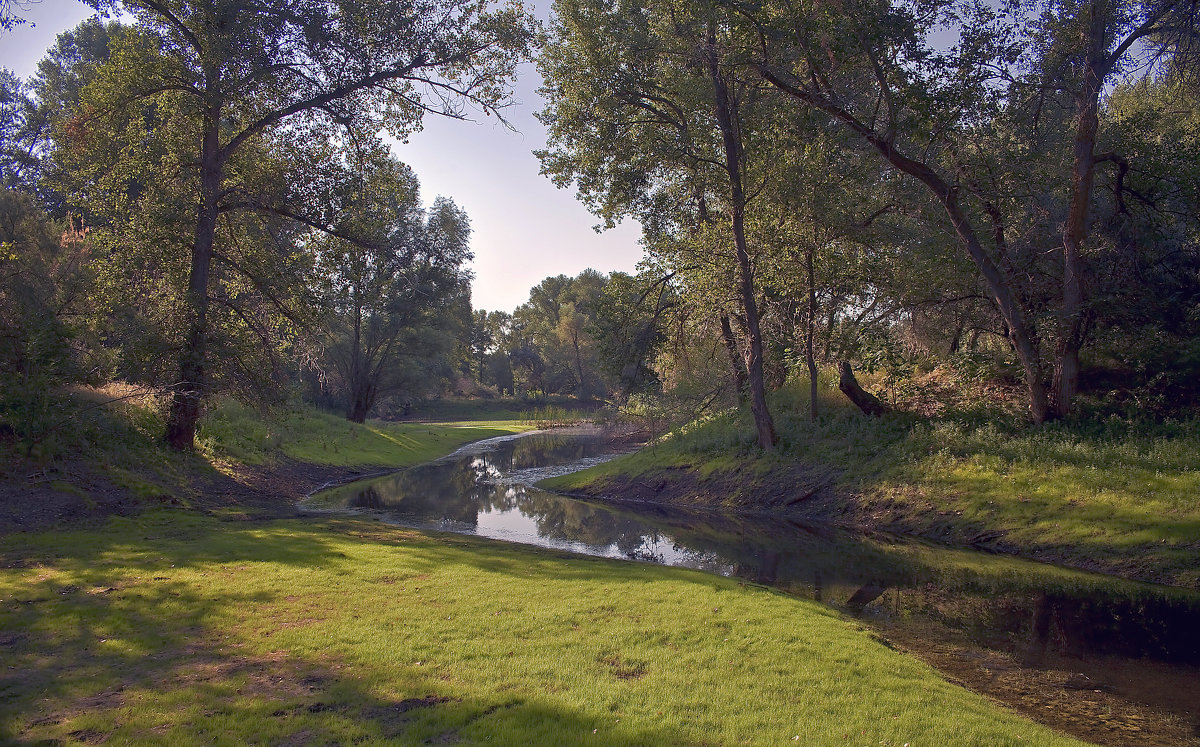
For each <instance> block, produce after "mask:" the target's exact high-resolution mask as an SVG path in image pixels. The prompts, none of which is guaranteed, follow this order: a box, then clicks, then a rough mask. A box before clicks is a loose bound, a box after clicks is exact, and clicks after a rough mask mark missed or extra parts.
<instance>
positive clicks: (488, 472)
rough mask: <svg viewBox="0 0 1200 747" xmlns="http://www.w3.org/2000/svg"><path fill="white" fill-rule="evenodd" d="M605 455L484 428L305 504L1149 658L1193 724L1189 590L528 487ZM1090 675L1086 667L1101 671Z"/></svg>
mask: <svg viewBox="0 0 1200 747" xmlns="http://www.w3.org/2000/svg"><path fill="white" fill-rule="evenodd" d="M615 453H616V452H615V451H614V447H613V446H612V445H610V444H609V443H608V442H607V441H605V439H604V438H602V437H601V436H600V435H599V434H597V433H593V432H588V431H583V430H571V431H561V430H560V431H553V432H549V433H538V434H533V435H526V436H521V437H504V438H499V439H491V440H489V441H483V442H479V443H476V444H472V445H471V446H468V447H466V448H464V449H461V450H460V451H458V452H456V453H455V454H453V455H451V456H449V457H447V458H445V459H442V460H439V461H437V462H433V463H431V464H427V465H424V466H420V467H416V468H413V469H410V470H407V471H404V472H399V473H395V474H393V475H388V476H385V477H380V478H376V479H371V480H364V481H360V482H356V483H351V484H348V485H344V486H341V487H338V488H334V489H331V490H327V491H324V492H322V493H319V494H317V495H316V496H313V498H311V499H310V500H309V503H308V507H309V508H330V509H339V510H346V509H350V510H355V511H367V512H372V513H377V514H378V515H379V516H380V517H381V518H384V519H386V520H389V521H393V522H397V523H400V524H404V525H406V526H412V527H416V528H423V529H437V530H443V531H451V532H460V533H465V534H474V535H478V536H481V537H489V538H492V539H498V540H504V541H510V542H521V543H527V544H533V545H538V546H541V547H549V548H555V549H561V550H570V551H573V552H579V553H585V554H588V555H599V556H604V557H612V558H627V559H631V560H638V561H648V562H654V563H662V564H666V565H673V566H683V567H687V568H694V569H700V570H704V571H709V572H712V573H718V574H721V575H725V576H734V577H738V578H743V579H746V580H748V581H751V582H754V583H760V584H765V585H769V586H773V587H777V588H780V589H783V590H786V591H788V592H789V593H793V594H796V595H799V596H804V597H808V598H811V599H815V600H817V601H820V602H822V603H825V604H828V605H831V606H834V607H837V608H839V609H841V610H843V611H846V612H849V613H850V614H853V615H856V616H859V617H861V618H864V619H866V620H868V621H871V622H879V623H882V624H886V625H910V626H911V625H912V624H916V623H917V622H920V624H923V625H925V624H936V625H937V626H938V628H939V629H940V630H946V631H952V632H953V634H954V635H955V636H956V637H958V638H962V639H967V640H969V641H970V642H971V643H972V644H973V645H975V646H978V647H980V648H981V649H982V650H991V651H998V652H1004V653H1005V654H1007V655H1010V656H1012V657H1013V658H1014V659H1016V660H1017V661H1019V662H1021V663H1022V664H1024V665H1026V666H1033V667H1037V666H1041V664H1042V663H1043V662H1055V666H1063V665H1062V660H1063V659H1064V658H1065V659H1067V660H1068V664H1071V666H1074V667H1075V669H1074V670H1072V671H1078V670H1080V669H1082V668H1083V665H1082V664H1081V663H1080V662H1087V661H1096V660H1103V661H1106V662H1112V661H1116V660H1124V662H1125V664H1128V662H1129V661H1130V660H1132V661H1135V662H1145V661H1152V662H1155V665H1156V666H1160V665H1161V666H1166V667H1167V668H1168V669H1169V670H1170V672H1169V676H1170V678H1171V680H1172V683H1173V684H1172V686H1171V687H1170V688H1169V690H1170V691H1171V692H1170V693H1169V694H1168V695H1169V697H1166V700H1168V701H1170V703H1166V704H1164V703H1152V705H1159V706H1163V707H1170V708H1171V710H1173V711H1174V712H1175V713H1177V714H1178V715H1179V716H1181V717H1183V718H1185V719H1187V720H1189V721H1193V722H1197V723H1200V721H1197V719H1200V669H1197V668H1196V667H1198V666H1200V594H1196V593H1193V592H1188V591H1184V590H1179V589H1173V588H1167V587H1159V586H1153V585H1147V584H1136V583H1131V582H1125V581H1120V580H1115V579H1112V578H1109V577H1105V576H1099V575H1094V574H1087V573H1082V572H1078V571H1071V570H1065V569H1060V568H1055V567H1053V566H1047V565H1043V564H1038V563H1032V562H1027V561H1021V560H1017V559H1013V558H1009V557H1004V556H996V555H990V554H986V553H980V552H972V551H965V550H950V549H946V548H939V547H934V546H931V545H927V544H924V543H920V542H914V541H906V540H901V539H898V538H893V537H881V536H875V535H871V536H867V535H862V534H855V533H851V532H845V531H840V530H835V529H832V528H829V527H824V526H810V525H805V524H801V523H797V522H793V521H789V520H786V519H779V518H771V519H759V518H752V517H745V516H734V515H723V514H719V513H713V512H692V511H686V510H680V509H674V508H667V507H660V506H650V505H642V504H619V503H605V504H600V503H595V502H587V501H579V500H573V499H570V498H565V497H562V496H558V495H554V494H552V493H547V492H545V491H543V490H539V489H537V488H535V487H533V484H534V483H535V482H537V481H538V480H541V479H543V478H545V477H548V476H552V475H556V474H563V473H566V472H571V471H575V470H578V469H581V468H583V467H586V466H589V465H592V464H596V463H599V462H602V461H604V460H606V459H609V458H612V456H615ZM1161 666H1160V668H1161ZM1128 668H1129V667H1128V666H1125V667H1124V669H1128ZM1171 668H1173V669H1171ZM1109 669H1114V671H1115V669H1121V667H1120V666H1117V665H1113V666H1112V667H1109ZM1087 671H1088V672H1089V677H1097V676H1101V675H1102V673H1103V672H1104V671H1107V670H1106V669H1105V668H1104V667H1100V668H1099V669H1097V668H1096V667H1094V666H1093V667H1089V668H1087ZM1098 671H1099V672H1100V673H1101V675H1097V672H1098ZM1156 671H1158V670H1156ZM1087 682H1088V683H1089V684H1088V687H1091V684H1090V683H1091V682H1092V680H1091V679H1089V680H1087ZM1107 686H1108V685H1106V684H1103V683H1097V687H1107ZM1113 686H1114V687H1117V686H1124V687H1126V689H1128V687H1129V683H1127V682H1126V683H1124V685H1119V684H1117V683H1114V684H1113ZM1181 688H1182V690H1181ZM1188 688H1191V691H1189V690H1188ZM1193 696H1194V697H1193ZM1139 697H1140V698H1141V699H1142V700H1143V701H1146V700H1154V699H1155V697H1152V696H1151V695H1149V694H1147V693H1140V694H1139ZM1159 700H1162V698H1159ZM1180 703H1183V704H1184V706H1182V707H1181V706H1180V705H1179V704H1180ZM1188 703H1191V704H1194V706H1195V707H1193V708H1188V707H1187V704H1188Z"/></svg>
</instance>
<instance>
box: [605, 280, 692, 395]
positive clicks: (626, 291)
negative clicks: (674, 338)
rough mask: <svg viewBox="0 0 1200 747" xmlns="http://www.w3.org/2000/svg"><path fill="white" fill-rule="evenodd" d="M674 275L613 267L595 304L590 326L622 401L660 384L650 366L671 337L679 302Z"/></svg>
mask: <svg viewBox="0 0 1200 747" xmlns="http://www.w3.org/2000/svg"><path fill="white" fill-rule="evenodd" d="M673 277H674V274H673V273H668V274H666V275H657V274H655V273H639V274H638V275H636V276H633V275H628V274H626V273H623V272H614V273H612V274H611V275H609V278H608V284H607V285H605V286H604V291H603V293H601V295H600V297H599V298H598V299H596V301H595V302H594V303H593V304H592V307H591V314H592V320H591V328H590V329H591V334H592V337H593V338H595V340H596V348H597V353H598V356H599V360H600V365H601V366H602V367H603V368H605V369H606V370H607V372H608V374H609V375H610V376H611V377H612V378H613V379H615V380H616V381H617V386H618V389H617V394H618V397H619V398H620V399H621V400H625V399H626V398H628V397H629V395H631V394H633V393H635V392H642V391H649V390H654V389H657V388H658V387H659V386H661V382H660V381H659V377H658V375H657V374H656V373H655V372H654V369H653V368H652V367H651V366H652V364H653V362H654V360H653V359H654V356H655V353H656V352H657V349H658V347H659V346H660V345H661V344H662V342H663V341H664V340H665V339H666V329H665V328H666V324H667V320H668V315H669V313H670V312H671V310H672V309H674V308H675V306H676V305H677V304H678V296H677V294H676V293H675V290H674V288H673V287H672V286H671V279H672V278H673Z"/></svg>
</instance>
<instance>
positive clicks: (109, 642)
mask: <svg viewBox="0 0 1200 747" xmlns="http://www.w3.org/2000/svg"><path fill="white" fill-rule="evenodd" d="M356 534H357V536H358V538H360V539H366V540H370V541H385V542H392V543H403V544H409V543H412V542H417V541H419V542H421V543H422V549H423V550H428V552H424V553H423V554H422V555H421V556H420V557H417V558H415V562H414V564H412V567H413V568H414V570H417V571H421V570H422V569H423V568H425V569H431V568H434V567H445V566H446V565H448V564H451V563H452V562H456V561H457V562H462V560H463V558H462V555H463V554H462V553H461V551H460V548H457V547H455V546H454V545H453V544H451V545H450V546H445V547H440V548H439V546H438V545H439V543H438V542H436V541H431V540H428V539H425V538H421V537H420V536H419V535H415V534H413V533H408V532H402V531H396V530H383V531H380V530H377V529H376V528H374V527H372V526H371V525H370V524H368V523H364V522H342V521H334V522H314V523H302V522H286V523H279V524H271V525H260V526H244V525H230V524H223V523H220V522H216V521H214V520H211V519H204V518H198V517H194V516H191V515H189V514H185V513H183V512H177V511H163V512H155V513H153V514H150V515H145V516H142V517H139V518H138V519H134V520H128V519H121V520H114V521H113V522H112V524H111V525H110V527H109V529H108V531H104V532H76V533H70V534H64V535H58V536H54V537H50V536H40V537H18V538H7V539H6V541H5V551H6V552H5V561H6V562H5V563H4V565H5V566H6V567H7V568H6V570H4V571H2V572H0V581H2V583H3V584H4V585H3V586H2V587H0V589H2V592H3V595H4V599H3V602H2V607H0V631H3V633H0V652H2V654H3V660H4V663H5V665H6V666H5V668H4V669H3V670H0V742H3V743H23V742H36V741H40V740H52V741H57V740H61V741H67V742H83V743H97V742H102V741H106V740H109V739H112V740H114V741H124V740H133V741H143V742H161V743H181V742H197V741H212V740H216V741H224V742H234V743H236V742H258V743H262V742H268V743H274V744H310V743H311V744H327V743H350V742H361V741H368V742H369V741H393V740H394V741H400V742H403V743H409V744H411V743H421V742H426V743H453V742H458V741H484V740H486V739H492V741H498V742H500V743H509V744H512V743H522V744H529V743H547V744H549V743H564V742H574V741H582V740H583V739H585V738H589V737H593V734H594V733H598V731H597V730H605V729H608V730H609V731H608V732H607V733H606V734H605V735H604V736H603V737H602V739H603V743H605V744H617V745H622V744H630V745H632V744H687V743H689V740H688V739H687V738H686V737H685V736H684V735H682V734H679V733H676V732H673V731H671V730H670V729H657V728H655V727H632V726H624V727H622V728H621V729H619V730H613V729H612V726H613V725H612V724H611V723H610V722H609V721H602V720H600V719H597V718H596V717H595V715H591V716H588V715H585V714H581V713H575V712H571V711H570V710H566V709H564V708H562V707H557V706H555V705H553V704H551V703H548V702H543V701H539V700H536V699H530V698H524V699H522V698H512V697H507V698H506V697H505V695H504V694H503V693H493V694H488V695H485V696H483V697H469V698H461V699H460V698H457V697H455V696H454V693H453V691H451V690H447V689H446V688H445V683H444V682H442V681H441V680H440V679H439V678H438V677H437V676H436V675H435V674H434V673H433V672H432V671H430V670H428V669H421V668H420V667H419V663H418V664H417V665H411V664H409V665H397V666H395V667H393V668H391V669H389V670H388V680H389V683H390V684H388V685H386V686H382V687H381V686H380V684H379V683H378V682H375V683H372V682H371V681H370V678H366V679H364V678H361V677H359V676H357V675H358V673H357V672H356V671H355V669H354V667H352V666H350V665H349V664H347V663H346V662H344V661H342V660H340V659H339V657H338V656H337V655H336V654H329V655H320V654H318V655H315V656H314V655H312V654H311V653H310V654H308V655H304V654H297V653H295V651H289V650H286V649H287V647H286V646H281V649H282V650H266V649H269V648H270V646H271V645H272V644H271V643H270V642H269V641H273V640H274V638H270V639H259V640H249V639H247V638H246V636H245V633H244V632H242V633H239V630H241V629H240V628H239V624H240V622H241V620H242V619H243V617H244V616H245V614H246V613H247V612H252V611H253V610H254V609H255V608H258V607H261V606H264V605H271V604H283V602H284V600H289V599H293V598H296V597H293V596H292V595H296V594H299V595H303V594H304V593H305V592H304V590H301V589H297V588H295V587H293V586H285V585H283V584H281V583H276V582H277V581H278V578H279V577H278V576H273V577H271V578H272V581H271V582H269V583H268V584H267V585H266V586H264V583H263V581H262V580H261V579H259V580H258V581H257V582H255V579H254V578H253V576H252V574H251V573H250V571H249V568H250V566H249V564H253V563H256V562H260V561H261V562H269V563H272V564H275V565H279V564H283V565H285V566H290V567H293V568H295V569H297V570H299V571H300V572H301V573H303V569H305V568H314V569H316V568H319V569H322V570H324V571H329V570H330V569H333V570H334V571H336V570H338V568H339V566H341V565H343V564H351V563H355V562H356V561H354V560H353V559H350V558H348V557H347V556H346V555H345V554H343V553H342V552H341V551H340V550H339V549H337V548H338V546H339V544H340V546H341V547H343V548H345V544H344V543H345V538H346V537H347V536H350V537H354V536H355V535H356ZM335 535H336V536H337V537H339V538H341V542H340V543H335V542H334V541H333V540H334V537H335ZM377 535H378V536H377ZM477 545H478V543H477ZM475 549H478V550H479V551H480V552H478V553H475V554H470V555H468V558H469V559H468V560H467V562H470V563H478V564H479V566H480V567H481V568H486V569H488V570H491V571H494V572H498V573H511V574H516V573H521V574H527V573H529V572H530V571H531V568H532V569H533V572H536V573H545V572H547V571H548V569H547V568H546V567H545V566H538V565H537V564H536V563H529V562H526V560H527V559H526V558H524V557H522V554H521V553H520V552H518V553H517V555H516V556H515V558H506V557H501V556H500V554H499V553H497V552H488V551H487V549H486V548H483V547H479V546H477V547H476V548H475ZM528 560H533V558H532V557H531V558H528ZM542 560H543V561H545V560H546V558H544V557H543V558H542ZM605 565H606V564H599V563H597V564H591V563H589V564H587V565H586V566H585V567H580V568H577V569H575V570H566V569H564V573H566V574H567V575H575V574H578V575H579V576H580V577H581V578H584V577H586V578H588V579H590V580H596V579H597V578H603V577H604V576H606V575H611V576H612V577H613V580H616V578H617V577H618V576H620V575H621V574H620V573H619V572H618V570H617V569H615V568H612V567H611V564H608V565H609V566H610V567H609V568H607V569H606V568H605ZM285 570H286V569H285ZM185 571H186V572H187V574H188V580H183V581H181V580H178V579H176V578H173V576H177V575H181V574H183V573H184V572H185ZM241 572H245V573H247V579H248V580H249V582H248V583H242V582H241V581H240V577H238V576H237V574H238V573H241ZM14 576H18V577H19V579H17V578H14ZM211 577H221V581H220V583H218V584H216V585H215V586H207V585H205V584H206V579H208V578H211ZM301 577H303V576H301ZM364 581H365V579H364ZM343 611H344V610H343ZM273 619H274V618H273ZM278 620H279V627H280V628H281V629H286V628H289V627H295V626H303V625H305V624H306V623H307V621H305V620H303V619H298V617H297V616H296V615H292V614H290V613H285V614H284V615H281V616H279V617H278ZM267 635H270V632H268V633H267ZM381 690H382V691H384V692H381ZM493 737H494V738H493Z"/></svg>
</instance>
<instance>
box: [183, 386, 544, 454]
mask: <svg viewBox="0 0 1200 747" xmlns="http://www.w3.org/2000/svg"><path fill="white" fill-rule="evenodd" d="M533 427H534V425H533V424H532V423H531V422H529V421H525V420H517V419H505V418H496V419H493V420H477V421H470V422H452V423H395V422H385V421H382V420H368V421H367V422H366V423H363V424H360V423H352V422H350V421H349V420H346V419H345V418H343V417H340V416H338V415H334V414H331V413H326V412H321V411H319V410H316V409H314V408H307V407H305V408H296V409H293V410H290V411H287V412H284V413H280V414H277V415H274V416H271V417H264V416H263V415H261V414H259V413H257V412H256V411H254V410H252V409H250V408H247V407H245V406H243V405H239V404H237V403H235V402H226V403H224V404H222V406H221V407H219V408H217V409H216V410H215V411H214V412H212V413H210V414H209V415H208V416H207V417H206V418H205V419H204V421H203V422H202V424H201V430H200V443H201V445H202V448H203V449H204V451H206V452H207V453H209V454H210V455H212V456H213V457H214V458H218V459H231V460H234V461H238V462H242V463H243V464H261V463H263V462H264V461H267V460H269V459H272V458H274V457H277V456H281V455H282V456H286V457H289V458H291V459H295V460H297V461H301V462H308V463H310V464H327V465H334V466H341V467H358V466H389V467H408V466H411V465H414V464H420V463H421V462H427V461H429V460H430V459H436V458H437V457H439V456H442V455H444V454H447V453H449V452H451V451H453V450H454V449H455V448H457V447H459V446H461V445H463V444H465V443H468V442H471V441H478V440H480V439H483V438H491V437H493V436H501V435H504V434H506V433H519V432H521V431H526V430H530V429H532V428H533Z"/></svg>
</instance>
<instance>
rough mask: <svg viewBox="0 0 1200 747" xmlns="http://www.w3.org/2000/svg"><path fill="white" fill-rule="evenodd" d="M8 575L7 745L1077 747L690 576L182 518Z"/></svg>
mask: <svg viewBox="0 0 1200 747" xmlns="http://www.w3.org/2000/svg"><path fill="white" fill-rule="evenodd" d="M0 553H2V557H3V561H4V562H3V564H2V565H3V567H2V568H0V599H2V600H3V601H2V604H0V630H3V631H5V632H4V638H3V641H2V645H3V646H4V650H5V656H6V659H7V660H8V661H9V662H10V664H11V666H12V668H8V669H6V670H4V672H0V692H3V694H4V697H3V698H0V735H3V741H10V740H11V741H38V740H61V741H62V742H64V743H80V742H99V741H104V740H112V741H121V742H128V743H133V744H138V743H147V744H148V743H163V742H170V743H177V744H178V743H193V742H198V741H211V740H214V739H215V740H217V741H222V740H223V741H228V742H239V743H275V744H284V743H287V744H301V743H304V744H307V743H322V744H323V743H330V742H334V743H341V744H348V743H352V742H355V743H357V742H363V743H384V742H388V741H391V742H403V743H408V744H412V743H420V742H423V741H432V742H435V743H450V742H462V743H468V744H474V743H481V742H484V741H487V742H489V743H497V744H578V743H584V742H588V741H589V740H590V741H596V743H598V744H600V743H602V744H607V745H622V744H629V745H633V744H734V743H738V744H741V743H754V744H766V743H776V744H777V743H780V742H787V741H791V740H795V741H797V742H799V743H808V744H830V743H835V742H836V743H838V744H842V743H850V744H874V745H878V744H891V745H896V746H897V747H898V746H899V745H902V744H905V743H910V744H989V745H992V744H998V745H1004V744H1011V745H1017V744H1028V743H1033V744H1046V745H1051V744H1055V745H1057V744H1073V743H1074V742H1072V741H1071V740H1069V739H1067V738H1064V737H1060V736H1057V735H1055V734H1053V733H1051V732H1050V731H1049V730H1047V729H1046V728H1044V727H1041V726H1038V725H1036V724H1034V723H1032V722H1030V721H1027V720H1025V719H1023V718H1021V717H1019V716H1016V715H1015V714H1013V713H1011V712H1008V711H1005V710H1003V709H1000V708H998V707H996V706H994V705H992V704H990V703H988V702H987V701H986V700H984V699H983V698H982V697H980V696H976V695H973V694H971V693H969V692H967V691H966V690H963V689H961V688H958V687H955V686H953V685H950V684H947V683H946V682H945V681H943V680H942V679H941V678H940V677H939V676H938V675H937V673H936V672H935V671H934V670H932V669H931V668H929V667H928V666H926V665H924V664H922V663H921V662H919V661H917V660H916V659H913V658H910V657H907V656H905V655H903V654H901V653H899V652H897V651H893V650H891V649H889V648H888V647H887V646H885V645H884V644H883V643H881V642H880V641H879V640H877V639H876V638H875V637H874V636H873V634H872V633H870V632H869V631H866V630H864V629H862V628H861V627H860V626H858V625H856V624H855V623H853V622H852V621H847V620H844V619H842V618H841V617H840V616H839V615H838V614H836V613H834V612H831V611H830V610H828V609H825V608H822V607H820V606H818V605H816V604H814V603H811V602H806V601H803V600H799V599H795V598H791V597H787V596H785V595H782V594H778V593H774V592H770V591H767V590H763V589H761V588H757V587H754V586H746V585H743V584H740V583H738V582H736V581H734V580H729V579H722V578H718V577H713V576H711V575H707V574H702V573H697V572H691V571H685V570H679V569H670V568H662V567H657V566H652V565H646V564H634V563H622V562H615V561H606V560H599V559H591V558H584V557H579V556H574V555H566V554H562V553H556V552H549V551H536V550H532V549H529V548H524V547H518V546H506V545H502V544H498V543H491V542H483V541H477V540H471V539H467V538H462V537H456V536H446V535H428V534H423V533H417V532H413V531H407V530H402V529H396V528H391V527H387V526H384V525H381V524H379V523H377V522H367V521H346V520H328V519H326V520H311V519H310V520H305V521H297V520H280V521H270V522H263V523H260V522H255V523H253V524H245V523H241V524H239V523H229V522H222V521H219V520H218V519H217V518H215V517H212V516H201V515H197V514H195V513H191V512H187V511H183V510H179V509H154V510H151V511H147V512H144V513H142V514H140V515H138V516H136V517H126V518H119V517H118V518H113V519H111V520H109V522H108V523H107V524H105V526H104V527H103V528H102V529H100V530H89V531H73V532H67V533H62V532H58V533H53V534H51V533H46V534H18V535H9V536H7V537H5V538H3V539H2V540H0ZM49 652H54V654H53V655H50V654H49ZM797 738H798V739H797Z"/></svg>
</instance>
